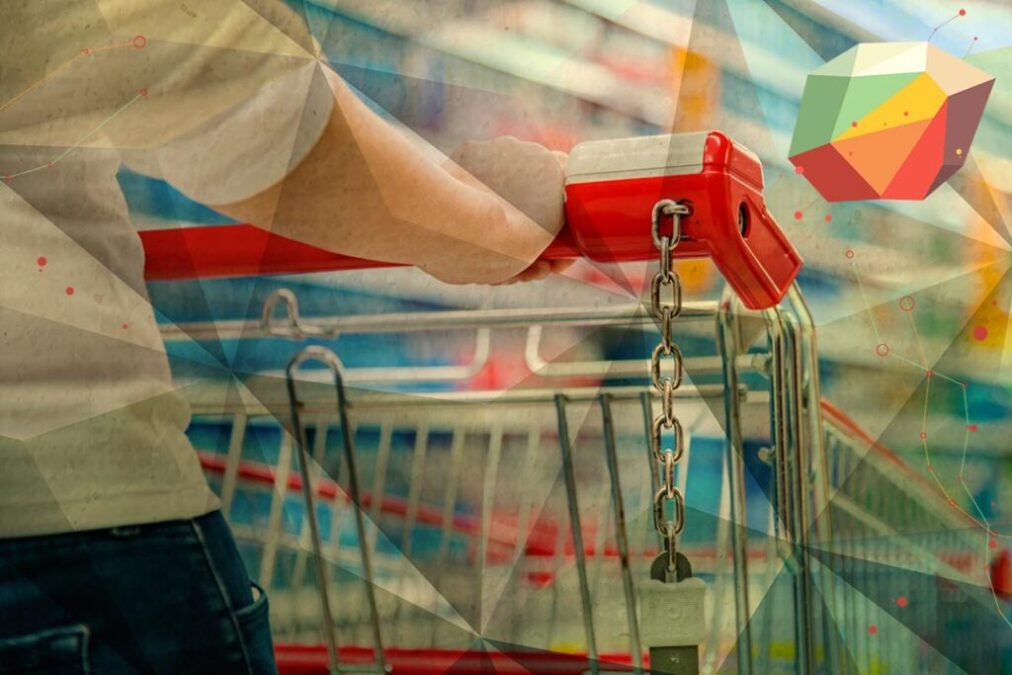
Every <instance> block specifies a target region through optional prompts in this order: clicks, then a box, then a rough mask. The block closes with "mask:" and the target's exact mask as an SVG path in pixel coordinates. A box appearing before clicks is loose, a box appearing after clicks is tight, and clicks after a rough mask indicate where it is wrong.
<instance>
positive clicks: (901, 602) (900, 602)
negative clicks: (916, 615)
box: [896, 595, 907, 607]
mask: <svg viewBox="0 0 1012 675" xmlns="http://www.w3.org/2000/svg"><path fill="white" fill-rule="evenodd" d="M896 606H897V607H906V606H907V596H905V595H901V596H900V597H898V598H896Z"/></svg>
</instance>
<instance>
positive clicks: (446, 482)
mask: <svg viewBox="0 0 1012 675" xmlns="http://www.w3.org/2000/svg"><path fill="white" fill-rule="evenodd" d="M279 310H282V315H281V316H279ZM678 321H679V325H680V326H685V329H684V330H685V331H686V334H687V335H709V336H710V344H711V345H712V344H716V345H717V350H716V353H702V352H701V353H698V354H697V353H691V354H687V355H686V357H685V362H684V367H685V371H686V373H687V374H688V376H689V377H690V378H691V383H687V384H686V386H684V387H682V388H680V389H679V390H678V392H676V394H677V396H676V404H677V406H678V410H679V418H680V419H681V420H682V423H683V425H684V427H685V432H686V443H685V453H684V456H683V458H682V461H681V462H679V464H678V469H677V474H676V479H675V480H676V482H677V484H678V486H679V487H680V488H681V490H682V491H683V493H684V494H685V497H686V507H687V514H686V517H685V523H686V525H685V529H684V531H683V532H682V533H681V535H680V536H679V545H678V550H679V551H680V552H682V553H684V554H685V555H686V556H687V557H688V558H689V560H690V561H691V562H692V565H693V572H694V575H695V576H697V577H700V578H702V579H703V580H704V581H706V582H707V585H708V591H707V595H706V607H705V612H704V616H705V619H703V618H702V617H701V620H705V622H706V635H707V637H706V639H705V641H704V644H703V645H702V649H701V652H700V653H701V669H702V672H716V671H718V670H720V671H721V672H726V671H732V672H758V673H773V672H826V673H830V672H842V670H848V669H850V668H853V669H856V670H857V671H859V672H891V671H889V670H888V668H889V664H890V663H892V664H910V663H919V664H923V665H924V666H925V667H927V668H928V669H930V668H931V665H932V663H943V662H944V660H939V661H937V662H933V661H932V658H935V657H934V656H932V653H931V650H930V649H929V648H928V647H927V646H926V645H930V644H938V642H937V641H939V640H944V639H945V637H944V631H945V630H946V626H945V625H943V623H942V622H939V623H938V624H937V625H934V626H931V625H925V626H922V627H919V628H918V629H917V630H907V631H905V632H903V633H902V635H901V636H900V637H899V638H895V639H894V638H890V640H889V641H888V642H887V643H886V642H884V641H881V640H879V641H875V639H874V633H873V630H874V628H875V627H876V626H882V625H884V624H886V623H887V622H889V621H892V620H894V619H893V618H891V614H890V612H889V611H888V609H887V608H885V606H884V601H888V602H892V599H893V598H894V597H895V596H898V595H901V594H905V595H909V596H910V597H911V598H914V597H916V598H917V599H918V600H917V601H918V602H919V603H928V604H929V605H931V606H932V607H934V608H936V609H937V608H938V607H941V606H942V605H943V604H945V603H950V604H952V603H956V602H957V601H958V598H956V595H957V594H958V592H957V591H955V590H953V589H954V588H956V587H962V586H966V585H969V586H976V587H978V588H979V587H982V586H983V587H986V583H987V582H986V574H985V564H986V555H985V550H984V548H983V547H982V546H980V538H979V537H978V536H977V533H976V532H975V531H974V530H973V529H972V525H973V523H971V522H968V521H967V520H966V519H965V518H964V517H963V516H962V515H961V514H960V513H959V512H957V511H955V510H952V509H946V508H945V504H944V503H942V502H940V500H939V497H938V494H937V492H936V490H935V488H934V487H933V486H931V485H930V484H928V483H927V482H926V481H924V480H923V479H921V478H920V477H919V476H918V475H916V474H915V472H913V471H912V470H911V469H910V468H909V467H906V466H905V465H904V464H903V463H902V462H901V461H900V460H898V459H897V458H896V457H895V456H894V455H892V453H890V452H889V451H888V450H886V449H885V448H882V447H880V446H878V445H877V444H876V443H874V441H873V440H872V439H870V438H868V437H867V436H866V435H864V434H863V432H861V430H860V429H859V428H857V427H856V425H854V424H853V422H851V421H850V420H849V419H848V418H847V417H846V416H845V415H844V414H843V413H842V412H840V411H839V410H837V409H835V408H834V407H833V406H831V405H830V404H828V403H826V402H824V401H822V400H821V398H820V392H819V386H818V370H817V361H816V353H817V349H816V343H815V333H814V329H813V327H812V324H811V321H810V318H809V315H808V312H807V308H806V307H805V305H804V301H803V299H802V298H801V296H800V294H799V293H798V292H797V291H792V293H791V294H790V295H789V298H788V301H787V302H785V304H784V305H783V307H778V308H775V309H772V310H766V311H764V312H761V313H755V312H748V311H746V310H744V309H743V308H742V307H740V306H739V305H738V303H737V302H736V300H735V298H734V297H733V296H731V295H730V294H726V295H725V297H724V298H723V299H722V300H721V301H720V302H719V303H716V302H711V303H688V302H686V303H685V306H684V310H683V313H682V316H681V317H680V319H679V320H678ZM609 326H610V327H615V326H620V327H623V329H627V330H633V331H635V333H636V334H637V335H642V334H644V333H648V332H650V331H654V330H656V329H655V328H654V326H653V325H652V323H651V319H650V316H649V315H648V314H647V312H645V311H644V309H643V307H641V306H639V305H634V306H627V307H604V308H601V307H598V308H566V309H552V310H542V309H538V310H499V311H491V310H474V311H453V312H426V313H416V314H406V315H396V316H392V315H387V314H383V315H376V316H351V317H338V318H334V317H314V318H313V319H312V320H307V319H303V318H301V317H300V316H299V313H298V303H297V300H296V298H295V295H294V294H292V293H290V292H288V291H282V292H279V293H275V294H274V295H272V296H271V297H270V298H268V300H267V303H266V304H265V308H264V314H263V319H262V320H261V321H260V322H252V323H243V322H218V323H217V324H214V325H206V326H195V325H190V326H178V327H173V328H171V329H168V330H166V331H165V334H166V338H167V339H169V340H172V339H176V338H183V337H185V338H187V339H192V338H196V339H200V337H201V335H202V334H204V333H208V331H213V333H214V335H216V336H217V337H218V338H219V339H221V338H226V337H230V336H231V337H234V338H237V339H251V338H263V337H265V336H271V337H274V338H278V339H287V340H291V344H290V350H291V353H292V354H293V356H294V358H293V361H292V363H291V364H290V367H289V370H288V373H287V374H286V373H282V372H275V373H264V374H263V375H258V376H256V377H253V378H249V379H247V380H246V381H245V383H244V385H245V388H240V389H232V390H229V391H228V392H223V391H222V388H221V387H220V386H219V385H217V384H215V383H201V384H196V385H193V386H191V387H188V389H187V390H188V392H189V396H190V399H191V405H192V408H193V411H194V413H195V422H194V430H196V431H195V433H194V434H193V437H194V440H195V444H196V445H197V447H198V450H199V451H200V453H201V460H202V462H203V465H204V467H205V470H206V472H207V474H208V476H209V478H210V480H211V482H212V484H213V485H214V486H215V487H216V489H217V490H218V491H219V493H220V495H221V499H222V503H223V508H224V512H225V514H226V516H227V517H228V519H229V521H230V522H231V524H232V527H233V529H234V531H235V533H236V536H237V538H238V540H239V541H240V544H241V549H242V550H243V553H244V556H245V558H246V560H247V563H248V565H249V566H250V568H251V571H252V574H253V575H254V576H255V577H256V578H257V579H258V580H259V583H260V584H261V585H262V586H263V587H265V588H266V589H267V592H268V594H269V597H270V602H271V620H272V625H273V628H274V631H275V637H276V642H277V643H278V658H279V666H280V667H281V669H282V671H283V672H292V673H295V672H307V673H308V672H325V671H326V669H327V668H328V667H329V668H331V670H338V669H339V670H340V671H344V672H350V671H356V670H369V671H374V672H378V671H380V670H382V669H383V668H384V667H386V668H389V669H392V671H393V672H404V673H407V672H419V673H421V672H442V671H451V670H452V671H453V672H475V673H477V672H493V671H494V672H500V671H502V672H586V671H588V670H589V671H592V672H600V671H616V670H618V671H622V670H632V669H636V668H646V667H648V665H647V655H646V650H645V648H644V647H643V646H642V644H641V642H640V639H639V632H640V626H639V625H638V624H639V620H638V616H637V611H636V609H635V605H636V596H637V587H639V586H640V585H641V584H642V582H644V581H645V580H647V579H648V578H649V569H650V566H651V562H652V561H653V559H654V557H655V556H656V555H657V554H658V553H659V552H660V551H661V550H662V542H661V540H660V539H659V537H658V536H657V534H656V532H655V530H654V523H653V515H654V514H653V502H654V494H655V492H656V491H657V489H658V487H659V486H660V485H661V477H660V476H658V475H657V474H658V471H657V466H656V464H655V463H654V462H653V461H652V460H651V458H650V443H649V436H650V433H651V421H652V419H653V412H654V410H655V409H656V406H657V402H656V391H655V390H654V389H653V388H652V387H651V386H650V383H649V380H648V379H647V378H645V377H644V376H645V375H646V373H647V372H648V368H647V363H646V362H645V361H643V360H641V359H630V360H625V359H622V360H610V359H602V358H598V359H593V360H579V359H578V360H572V359H569V360H567V359H565V358H561V359H545V358H542V357H541V355H540V349H541V346H540V345H541V342H542V340H543V337H544V334H545V331H551V330H558V329H560V327H561V329H563V330H576V329H587V328H588V327H589V328H600V327H609ZM630 327H632V328H630ZM202 331H204V333H202ZM468 331H473V332H474V334H475V336H476V345H475V349H474V352H473V360H472V361H471V362H470V363H464V364H462V365H460V364H454V365H438V366H424V367H404V366H401V367H397V368H385V367H368V368H359V367H356V368H346V367H344V365H343V364H342V363H341V361H340V358H339V356H340V355H339V354H335V353H334V352H332V351H330V350H329V349H327V348H326V347H323V346H321V345H320V344H315V345H314V344H312V343H313V342H314V341H319V339H326V338H330V337H334V336H337V335H349V334H359V335H379V334H387V333H400V334H409V335H418V334H421V333H426V334H429V335H431V334H436V335H444V334H447V333H450V332H457V333H460V332H468ZM502 331H513V332H518V333H519V334H522V335H523V336H524V340H525V344H526V350H525V352H526V356H525V365H526V367H527V368H528V369H529V371H530V377H529V378H528V379H527V380H525V381H524V382H523V383H522V384H521V385H519V386H510V387H509V388H506V389H498V388H496V387H494V386H491V387H490V386H487V385H484V386H478V387H476V386H475V384H474V383H475V382H476V381H478V382H480V381H481V374H482V373H483V372H484V370H485V368H486V366H487V364H488V363H489V362H490V359H494V354H493V355H492V356H490V352H491V351H493V350H491V349H490V346H489V345H490V344H491V336H494V335H495V334H496V333H497V332H502ZM208 334H209V333H208ZM647 341H648V342H649V340H647ZM304 342H308V343H310V346H308V347H306V346H304V345H303V344H302V343H304ZM454 344H456V343H454ZM711 349H712V347H711ZM314 364H315V365H316V366H323V367H312V366H313V365H314ZM360 383H372V385H373V386H374V387H377V386H378V387H380V388H382V389H384V391H377V390H375V389H364V388H358V386H359V384H360ZM376 383H380V384H379V385H377V384H376ZM335 384H336V385H337V387H336V388H335ZM434 384H438V385H440V387H433V386H432V385H434ZM420 385H425V386H424V387H423V386H420ZM293 401H294V405H293ZM300 450H301V451H304V452H305V455H304V457H303V459H304V460H307V461H300ZM307 479H308V484H307ZM307 500H308V502H309V505H308V506H307ZM311 516H315V520H316V523H315V525H316V529H317V531H318V546H315V545H314V536H313V525H314V523H313V522H312V519H311ZM876 561H879V562H881V563H883V564H882V565H875V564H874V563H875V562H876ZM901 562H902V565H900V563H901ZM317 565H321V567H322V569H323V580H324V582H323V584H322V586H323V587H325V589H326V591H327V592H326V593H324V592H323V590H324V588H321V578H320V577H319V576H318V575H317V573H316V566H317ZM898 567H903V568H906V569H907V570H923V575H921V576H920V577H919V583H920V586H919V587H916V588H907V587H908V586H910V579H909V578H908V577H909V575H903V577H902V578H898V577H897V575H896V573H895V570H896V569H897V568H898ZM890 570H893V572H890ZM876 589H880V590H881V593H880V595H881V597H878V596H877V595H876V593H878V591H877V590H876ZM324 600H326V602H325V601H324ZM923 606H924V605H922V607H923ZM588 610H589V611H588ZM921 611H927V612H930V611H931V610H930V609H925V610H921ZM949 615H950V616H951V612H950V614H949ZM870 631H872V632H870ZM974 649H976V650H978V653H981V654H986V653H987V649H986V647H985V645H983V644H978V645H968V646H967V653H970V652H971V651H972V650H974ZM938 658H939V659H940V658H941V657H938Z"/></svg>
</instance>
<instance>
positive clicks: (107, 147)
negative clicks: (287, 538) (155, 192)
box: [0, 0, 333, 537]
mask: <svg viewBox="0 0 1012 675" xmlns="http://www.w3.org/2000/svg"><path fill="white" fill-rule="evenodd" d="M317 57H318V47H317V45H316V44H315V43H314V42H313V40H312V39H311V37H310V36H309V34H308V31H307V30H306V27H305V25H304V22H303V21H302V20H301V19H300V18H299V17H297V16H296V15H295V14H294V13H292V12H291V11H289V10H288V9H287V8H286V7H285V6H284V5H283V3H281V2H280V0H242V1H240V0H186V2H179V1H178V0H90V1H86V0H81V1H76V2H74V1H65V0H32V2H23V3H22V2H18V3H6V2H5V3H0V178H2V180H0V537H11V536H23V535H34V534H47V533H55V532H64V531H70V530H83V529H93V528H100V527H112V526H117V525H126V524H136V523H143V522H156V521H162V520H171V519H175V518H188V517H194V516H197V515H201V514H203V513H207V512H208V511H211V510H213V509H214V508H216V506H217V501H216V499H215V497H214V495H213V494H212V493H211V492H210V490H209V489H208V487H207V484H206V482H205V480H204V478H203V475H202V473H201V470H200V466H199V463H198V461H197V457H196V454H195V453H194V452H193V449H192V447H191V446H190V444H189V442H188V440H187V438H186V436H185V434H184V432H185V429H186V427H187V425H188V424H189V410H188V408H187V406H186V403H185V401H184V399H183V398H182V396H181V395H180V394H179V392H178V391H177V390H176V388H175V387H174V386H173V383H172V380H171V377H170V373H169V367H168V361H167V358H166V355H165V350H164V347H163V345H162V342H161V339H160V336H159V333H158V328H157V326H156V324H155V319H154V314H153V311H152V308H151V305H150V303H149V301H148V298H147V294H146V292H145V287H144V280H143V263H144V258H143V250H142V248H141V245H140V241H139V239H138V237H137V234H136V232H135V230H134V227H133V225H132V224H131V222H130V218H129V214H128V212H127V207H126V203H125V201H124V198H123V195H122V193H121V191H120V187H119V184H118V183H117V181H116V172H117V170H118V169H119V167H120V165H121V163H123V162H127V163H128V164H129V165H130V166H132V167H134V168H136V169H137V170H140V171H143V172H145V173H149V174H151V175H157V176H162V177H164V178H165V179H166V180H168V181H169V182H170V183H172V184H173V185H174V186H176V187H177V188H179V189H180V190H181V191H182V192H184V193H185V194H187V195H188V196H190V197H192V198H194V199H196V200H198V201H202V202H204V203H208V204H224V203H229V202H234V201H237V200H240V199H242V198H245V197H249V196H252V195H254V194H257V193H258V192H260V191H262V190H264V189H265V188H267V187H269V186H271V185H273V184H274V183H276V182H277V181H279V180H280V179H281V178H282V177H284V175H285V174H286V173H288V171H289V170H290V167H292V166H294V164H296V163H297V162H298V161H300V160H301V159H302V158H303V157H304V156H305V154H306V153H307V152H308V150H309V149H310V148H311V147H312V146H313V144H314V143H315V142H316V140H317V139H318V138H319V136H320V134H321V133H322V130H323V126H324V125H325V123H326V121H327V118H328V116H329V114H330V108H331V105H332V101H333V98H332V95H331V93H330V89H329V87H327V85H326V83H325V80H324V78H323V76H322V74H321V68H323V66H322V64H321V63H320V62H319V61H318V58H317Z"/></svg>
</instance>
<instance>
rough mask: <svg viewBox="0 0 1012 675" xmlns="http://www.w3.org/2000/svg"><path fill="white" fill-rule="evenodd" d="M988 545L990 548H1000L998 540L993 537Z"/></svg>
mask: <svg viewBox="0 0 1012 675" xmlns="http://www.w3.org/2000/svg"><path fill="white" fill-rule="evenodd" d="M987 545H988V547H989V548H998V540H997V539H992V540H991V541H989V542H987Z"/></svg>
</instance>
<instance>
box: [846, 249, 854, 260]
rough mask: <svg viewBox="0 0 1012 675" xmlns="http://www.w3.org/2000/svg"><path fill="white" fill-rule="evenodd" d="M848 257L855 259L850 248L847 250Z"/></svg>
mask: <svg viewBox="0 0 1012 675" xmlns="http://www.w3.org/2000/svg"><path fill="white" fill-rule="evenodd" d="M846 256H847V257H848V258H853V257H854V251H853V250H851V249H849V248H848V249H847V253H846Z"/></svg>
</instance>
